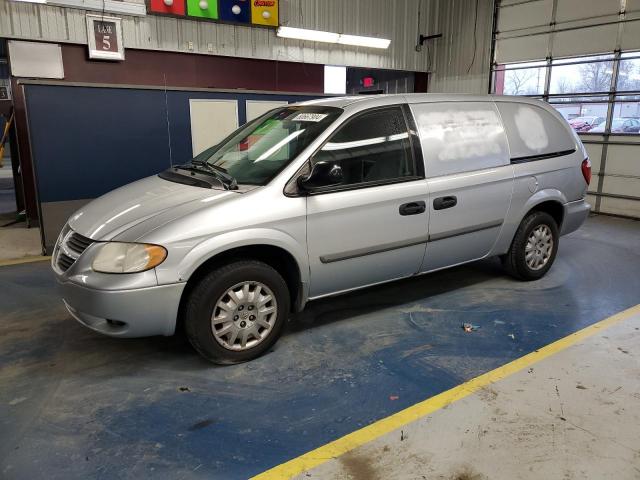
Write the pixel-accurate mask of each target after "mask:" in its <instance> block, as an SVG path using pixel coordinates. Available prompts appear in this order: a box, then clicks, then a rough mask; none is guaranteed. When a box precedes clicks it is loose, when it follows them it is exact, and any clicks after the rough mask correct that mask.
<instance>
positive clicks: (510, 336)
mask: <svg viewBox="0 0 640 480" xmlns="http://www.w3.org/2000/svg"><path fill="white" fill-rule="evenodd" d="M507 337H509V338H510V339H511V340H515V339H516V336H515V335H514V334H513V333H510V334H509V335H507Z"/></svg>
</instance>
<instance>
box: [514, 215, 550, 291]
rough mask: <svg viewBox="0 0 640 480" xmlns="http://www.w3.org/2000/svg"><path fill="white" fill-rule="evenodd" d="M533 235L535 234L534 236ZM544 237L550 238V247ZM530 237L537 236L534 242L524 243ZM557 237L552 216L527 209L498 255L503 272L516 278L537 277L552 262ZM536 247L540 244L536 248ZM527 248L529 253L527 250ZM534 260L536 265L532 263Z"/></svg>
mask: <svg viewBox="0 0 640 480" xmlns="http://www.w3.org/2000/svg"><path fill="white" fill-rule="evenodd" d="M534 232H536V233H534ZM536 235H539V236H538V237H536ZM548 237H550V239H551V241H552V244H551V245H550V246H549V244H548V242H545V241H544V239H545V238H548ZM530 238H532V240H533V239H536V238H537V240H536V243H532V244H531V245H529V246H528V243H529V239H530ZM559 240H560V235H559V233H558V225H557V224H556V221H555V220H554V219H553V217H552V216H551V215H549V214H548V213H546V212H531V213H529V214H528V215H527V216H526V217H525V218H524V219H523V220H522V223H520V226H519V227H518V230H517V232H516V234H515V236H514V238H513V241H512V242H511V248H509V251H508V252H507V254H506V255H504V256H503V257H502V263H503V265H504V267H505V269H506V270H507V272H508V273H509V274H510V275H512V276H513V277H515V278H517V279H519V280H525V281H531V280H538V279H539V278H542V277H543V276H544V275H545V274H546V273H547V272H548V271H549V269H550V268H551V265H553V261H554V260H555V258H556V253H557V252H558V242H559ZM539 246H543V247H542V248H539ZM527 248H529V249H530V252H527ZM538 252H540V253H538ZM527 253H530V254H531V257H530V259H529V261H527ZM536 263H539V264H538V265H536Z"/></svg>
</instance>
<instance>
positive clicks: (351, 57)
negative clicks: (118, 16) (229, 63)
mask: <svg viewBox="0 0 640 480" xmlns="http://www.w3.org/2000/svg"><path fill="white" fill-rule="evenodd" d="M280 3H281V7H280V22H281V24H282V25H289V26H295V27H303V28H313V29H320V30H329V31H337V32H345V33H350V34H355V35H368V36H377V37H384V38H390V39H391V47H390V48H389V49H388V50H374V49H367V48H354V47H342V46H338V45H328V44H321V43H315V44H314V43H312V42H300V41H295V40H288V39H280V38H277V37H276V36H275V33H274V31H273V30H272V29H265V28H249V27H238V26H233V25H224V24H216V23H211V22H203V21H191V20H178V19H174V18H166V17H159V16H147V17H126V16H123V17H122V18H123V23H124V24H123V30H124V43H125V47H126V48H140V49H151V50H167V51H178V52H193V53H201V54H212V55H227V56H236V57H252V58H263V59H271V60H284V61H297V62H309V63H321V64H335V65H350V66H363V67H374V68H390V69H403V70H413V71H427V69H428V65H427V55H426V52H424V51H423V52H416V51H415V42H416V40H415V39H416V38H417V34H418V23H417V13H418V6H419V5H420V4H422V6H423V7H422V8H424V9H426V5H427V4H429V3H434V2H433V1H430V0H393V1H389V0H348V1H346V0H282V1H281V2H280ZM436 3H437V2H436ZM444 3H448V2H447V1H445V2H444ZM456 3H457V2H456ZM85 13H86V12H85V11H83V10H76V9H69V8H61V7H53V6H45V5H35V4H27V3H19V2H13V1H8V0H0V37H6V38H22V39H30V40H45V41H56V42H71V43H82V44H84V43H86V42H87V35H86V23H85ZM189 42H192V43H193V49H192V50H190V49H189Z"/></svg>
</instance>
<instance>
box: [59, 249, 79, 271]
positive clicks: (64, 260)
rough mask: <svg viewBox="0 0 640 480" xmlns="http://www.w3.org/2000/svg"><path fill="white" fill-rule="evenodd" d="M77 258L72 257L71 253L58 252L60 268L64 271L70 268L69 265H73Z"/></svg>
mask: <svg viewBox="0 0 640 480" xmlns="http://www.w3.org/2000/svg"><path fill="white" fill-rule="evenodd" d="M73 262H75V260H74V259H73V258H71V257H70V256H69V255H65V254H64V253H62V252H60V253H58V268H59V269H60V270H62V271H63V272H66V271H67V270H69V267H70V266H71V265H73Z"/></svg>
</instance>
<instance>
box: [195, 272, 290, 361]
mask: <svg viewBox="0 0 640 480" xmlns="http://www.w3.org/2000/svg"><path fill="white" fill-rule="evenodd" d="M289 303H290V300H289V291H288V288H287V284H286V283H285V281H284V279H283V278H282V276H281V275H280V274H279V273H278V272H277V271H276V270H274V269H273V268H272V267H270V266H269V265H267V264H265V263H262V262H258V261H254V260H243V261H237V262H233V263H230V264H228V265H225V266H223V267H220V268H218V269H216V270H214V271H212V272H210V273H209V274H207V275H206V276H205V277H204V278H202V280H200V282H199V283H198V285H196V286H195V287H194V289H193V291H192V292H191V294H190V296H189V299H188V301H187V304H186V308H185V330H186V333H187V337H188V338H189V341H190V342H191V344H192V345H193V347H194V348H195V349H196V350H197V351H198V353H200V355H202V356H203V357H205V358H206V359H208V360H210V361H212V362H214V363H220V364H229V363H239V362H244V361H247V360H251V359H253V358H255V357H257V356H259V355H261V354H262V353H264V352H265V351H266V350H268V349H269V348H270V347H271V346H272V345H273V344H274V343H275V342H276V340H277V339H278V337H279V336H280V334H281V333H282V329H283V328H284V325H285V323H286V320H287V317H288V312H289Z"/></svg>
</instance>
